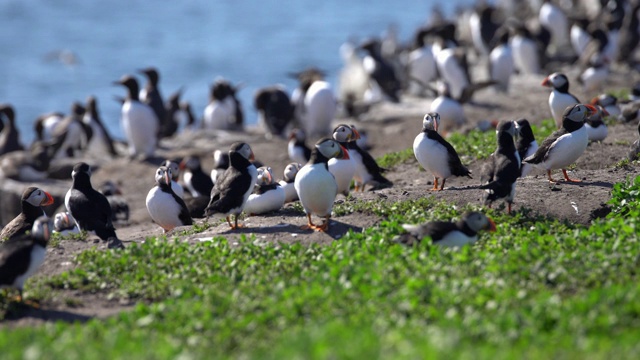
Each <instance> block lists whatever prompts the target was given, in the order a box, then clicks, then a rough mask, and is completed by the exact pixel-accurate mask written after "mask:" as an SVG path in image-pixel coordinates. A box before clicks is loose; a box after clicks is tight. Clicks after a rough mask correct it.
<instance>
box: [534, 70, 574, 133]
mask: <svg viewBox="0 0 640 360" xmlns="http://www.w3.org/2000/svg"><path fill="white" fill-rule="evenodd" d="M542 86H547V87H551V88H552V89H553V91H551V94H549V108H550V109H551V116H552V117H553V119H554V120H555V121H556V126H557V127H558V129H559V128H561V127H562V124H563V114H564V111H565V109H566V108H567V107H569V106H573V105H575V104H579V103H580V100H578V98H577V97H575V96H573V95H572V94H571V93H570V92H569V79H568V78H567V76H566V75H564V74H562V73H557V72H556V73H553V74H551V75H549V76H547V77H546V78H545V79H544V81H542Z"/></svg>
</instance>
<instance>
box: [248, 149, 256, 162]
mask: <svg viewBox="0 0 640 360" xmlns="http://www.w3.org/2000/svg"><path fill="white" fill-rule="evenodd" d="M255 160H256V156H255V155H254V154H253V150H251V154H249V161H255Z"/></svg>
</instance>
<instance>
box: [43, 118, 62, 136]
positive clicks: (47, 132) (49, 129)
mask: <svg viewBox="0 0 640 360" xmlns="http://www.w3.org/2000/svg"><path fill="white" fill-rule="evenodd" d="M61 122H62V117H61V116H58V115H51V116H48V117H47V118H46V119H44V120H43V121H42V126H43V128H44V130H43V134H42V137H43V140H44V141H48V140H51V135H52V134H53V133H54V132H55V131H56V127H57V126H58V125H59V124H60V123H61Z"/></svg>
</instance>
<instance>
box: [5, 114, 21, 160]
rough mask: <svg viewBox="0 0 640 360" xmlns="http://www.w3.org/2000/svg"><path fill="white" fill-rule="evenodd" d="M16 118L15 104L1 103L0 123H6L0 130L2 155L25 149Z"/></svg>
mask: <svg viewBox="0 0 640 360" xmlns="http://www.w3.org/2000/svg"><path fill="white" fill-rule="evenodd" d="M15 120H16V113H15V111H14V110H13V106H11V105H9V104H0V123H3V125H4V126H3V128H2V130H1V131H0V155H4V154H7V153H10V152H12V151H19V150H23V149H24V146H22V144H21V143H20V132H19V131H18V127H17V126H16V122H15Z"/></svg>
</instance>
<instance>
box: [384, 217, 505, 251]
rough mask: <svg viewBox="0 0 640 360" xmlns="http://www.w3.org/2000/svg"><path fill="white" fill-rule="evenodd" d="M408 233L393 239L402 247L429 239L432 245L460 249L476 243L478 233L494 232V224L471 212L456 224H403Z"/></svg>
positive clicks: (445, 222) (432, 222)
mask: <svg viewBox="0 0 640 360" xmlns="http://www.w3.org/2000/svg"><path fill="white" fill-rule="evenodd" d="M402 227H403V228H404V229H405V230H406V231H407V232H408V234H403V235H400V236H398V237H396V238H395V239H394V241H395V242H397V243H400V244H403V245H414V244H416V243H418V242H420V241H422V240H423V239H424V238H425V237H430V238H431V241H432V243H433V244H434V245H439V246H445V247H460V246H464V245H470V244H473V243H475V242H476V241H478V232H480V231H482V230H488V231H496V224H495V223H494V222H493V220H492V219H491V218H489V217H487V216H486V215H484V214H483V213H480V212H476V211H472V212H467V213H464V214H463V215H462V217H461V218H460V220H458V221H457V222H450V221H431V222H428V223H426V224H422V225H411V224H404V225H402Z"/></svg>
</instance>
